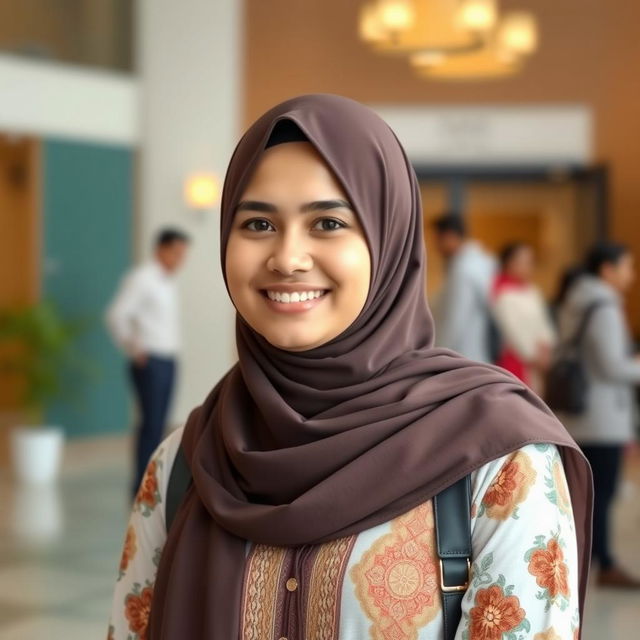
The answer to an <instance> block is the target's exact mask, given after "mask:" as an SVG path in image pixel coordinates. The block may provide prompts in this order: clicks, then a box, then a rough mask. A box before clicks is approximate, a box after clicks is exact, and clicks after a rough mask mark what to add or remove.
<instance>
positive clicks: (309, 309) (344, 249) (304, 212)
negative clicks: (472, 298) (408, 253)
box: [225, 142, 371, 351]
mask: <svg viewBox="0 0 640 640" xmlns="http://www.w3.org/2000/svg"><path fill="white" fill-rule="evenodd" d="M225 261H226V262H225V266H226V273H227V283H228V286H229V291H230V293H231V298H232V300H233V303H234V305H235V307H236V309H237V310H238V312H239V313H240V315H241V316H242V317H243V318H244V320H245V321H246V322H247V323H248V324H249V325H250V326H251V327H252V328H253V329H254V330H255V331H257V332H258V333H259V334H261V335H262V336H263V337H264V338H265V339H266V340H267V341H268V342H270V343H271V344H272V345H274V346H275V347H279V348H281V349H287V350H289V351H305V350H307V349H312V348H314V347H318V346H320V345H322V344H324V343H325V342H328V341H329V340H332V339H333V338H335V337H336V336H338V335H339V334H341V333H342V332H343V331H344V330H345V329H347V328H348V327H349V326H350V325H351V324H352V323H353V321H354V320H355V319H356V318H357V316H358V314H359V313H360V311H361V310H362V308H363V306H364V303H365V301H366V298H367V294H368V291H369V283H370V271H371V259H370V254H369V248H368V246H367V242H366V239H365V235H364V231H363V229H362V227H361V225H360V222H359V220H358V217H357V215H356V212H355V211H354V210H353V209H352V207H351V204H350V203H349V201H348V199H347V196H346V194H345V193H344V191H343V189H342V187H341V186H340V184H339V182H338V180H337V179H336V177H335V176H334V175H333V173H332V172H331V170H330V169H329V167H328V166H327V165H326V164H325V162H324V161H323V159H322V158H321V156H320V155H319V154H318V152H317V151H316V150H315V148H314V147H313V145H311V144H310V143H308V142H290V143H285V144H279V145H276V146H274V147H271V148H269V149H267V150H266V151H265V152H264V153H263V155H262V157H261V159H260V161H259V163H258V165H257V168H256V170H255V172H254V174H253V176H252V178H251V181H250V182H249V184H248V185H247V187H246V189H245V191H244V193H243V194H242V197H241V198H240V202H239V204H238V206H237V207H236V211H235V214H234V220H233V225H232V229H231V232H230V235H229V240H228V244H227V252H226V256H225Z"/></svg>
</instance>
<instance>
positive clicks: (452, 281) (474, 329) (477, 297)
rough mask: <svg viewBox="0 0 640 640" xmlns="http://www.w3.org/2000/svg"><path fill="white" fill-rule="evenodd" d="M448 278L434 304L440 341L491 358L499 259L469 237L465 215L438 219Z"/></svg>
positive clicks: (468, 353) (479, 358)
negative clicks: (493, 297) (493, 299)
mask: <svg viewBox="0 0 640 640" xmlns="http://www.w3.org/2000/svg"><path fill="white" fill-rule="evenodd" d="M433 226H434V229H435V232H436V244H437V247H438V251H439V252H440V254H441V255H442V257H443V259H444V261H445V264H446V278H445V282H444V287H443V289H442V291H441V292H440V296H439V300H438V302H437V304H436V305H434V307H435V308H434V312H435V322H436V344H437V345H438V346H439V347H446V348H447V349H452V350H453V351H457V352H458V353H461V354H462V355H463V356H466V357H467V358H469V359H471V360H477V361H480V362H491V360H492V356H491V345H490V335H491V331H490V321H491V316H490V314H491V301H490V295H491V285H492V283H493V278H494V275H495V272H496V271H497V261H496V259H495V258H494V257H493V256H492V255H490V254H489V253H487V252H486V251H485V250H484V249H483V248H482V247H481V246H480V245H479V244H478V243H477V242H474V241H473V240H470V239H468V238H467V235H466V229H465V225H464V222H463V220H462V218H460V217H459V216H457V215H453V214H447V215H444V216H442V217H440V218H438V219H437V220H436V221H435V223H434V225H433Z"/></svg>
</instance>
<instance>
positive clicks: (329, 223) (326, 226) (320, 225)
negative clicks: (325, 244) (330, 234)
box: [313, 218, 346, 231]
mask: <svg viewBox="0 0 640 640" xmlns="http://www.w3.org/2000/svg"><path fill="white" fill-rule="evenodd" d="M345 226H346V225H345V224H344V222H341V221H340V220H336V219H335V218H321V219H320V220H317V221H316V222H315V224H314V225H313V228H314V229H318V230H319V231H335V230H336V229H342V228H343V227H345Z"/></svg>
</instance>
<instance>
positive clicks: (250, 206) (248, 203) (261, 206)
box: [235, 198, 353, 213]
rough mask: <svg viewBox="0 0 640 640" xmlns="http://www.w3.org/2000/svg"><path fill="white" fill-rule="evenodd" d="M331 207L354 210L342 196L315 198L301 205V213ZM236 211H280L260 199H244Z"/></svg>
mask: <svg viewBox="0 0 640 640" xmlns="http://www.w3.org/2000/svg"><path fill="white" fill-rule="evenodd" d="M331 209H349V210H351V211H353V207H352V206H351V203H349V202H347V200H343V199H342V198H337V199H334V200H315V201H314V202H307V203H305V204H303V205H302V206H301V207H300V212H301V213H308V212H310V211H329V210H331ZM235 210H236V213H237V212H238V211H261V212H262V213H278V207H277V206H276V205H275V204H271V203H270V202H262V201H260V200H242V201H241V202H239V203H238V204H237V205H236V209H235Z"/></svg>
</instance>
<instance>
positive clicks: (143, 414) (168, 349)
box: [106, 228, 189, 494]
mask: <svg viewBox="0 0 640 640" xmlns="http://www.w3.org/2000/svg"><path fill="white" fill-rule="evenodd" d="M188 244H189V238H188V236H187V235H186V234H185V233H183V232H182V231H179V230H177V229H170V228H167V229H163V230H161V231H160V232H159V233H158V236H157V238H156V242H155V250H154V256H153V259H152V260H150V261H149V262H147V263H145V264H142V265H140V266H138V267H136V268H134V269H133V270H132V271H131V272H130V273H128V274H127V275H126V276H125V277H124V278H123V280H122V283H121V285H120V287H119V289H118V291H117V293H116V295H115V297H114V299H113V300H112V302H111V304H110V305H109V308H108V310H107V314H106V322H107V327H108V329H109V332H110V333H111V336H112V338H113V340H114V342H115V343H116V345H117V346H118V347H119V348H120V349H121V350H122V351H123V352H124V353H125V355H126V356H127V358H128V359H129V372H130V376H131V381H132V384H133V389H134V393H135V395H136V398H137V401H138V407H139V411H140V423H139V425H138V428H137V431H136V444H135V465H136V468H135V474H134V482H133V486H132V492H133V493H134V494H135V492H136V491H137V489H138V486H139V485H140V482H141V480H142V476H143V474H144V470H145V468H146V466H147V463H148V462H149V458H150V457H151V454H152V453H153V451H154V450H155V448H156V447H157V446H158V444H159V443H160V441H161V440H162V437H163V432H164V427H165V421H166V417H167V412H168V409H169V400H170V398H171V392H172V389H173V385H174V379H175V371H176V365H177V356H178V351H179V347H180V335H179V304H178V296H177V288H176V284H175V279H174V275H175V273H176V271H177V270H178V269H179V267H180V265H181V264H182V263H183V261H184V259H185V256H186V252H187V248H188Z"/></svg>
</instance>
